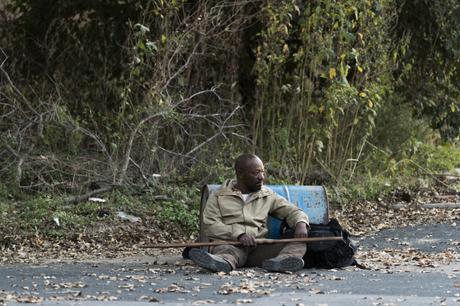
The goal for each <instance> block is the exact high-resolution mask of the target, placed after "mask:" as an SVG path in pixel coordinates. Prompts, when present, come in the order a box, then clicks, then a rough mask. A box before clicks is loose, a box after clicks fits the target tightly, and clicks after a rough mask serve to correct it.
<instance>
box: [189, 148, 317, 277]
mask: <svg viewBox="0 0 460 306" xmlns="http://www.w3.org/2000/svg"><path fill="white" fill-rule="evenodd" d="M235 172H236V180H227V181H225V182H224V184H223V185H222V186H221V188H220V189H219V190H218V191H217V192H215V193H213V194H211V195H210V196H209V199H208V201H207V203H206V207H205V209H204V211H203V230H204V231H205V233H206V234H207V235H208V237H209V238H210V239H212V240H224V241H236V240H237V241H240V242H241V244H242V246H233V245H221V246H216V247H213V248H211V249H210V250H209V252H206V251H205V250H203V249H192V250H191V251H190V259H192V260H193V261H194V262H195V263H196V264H198V265H199V266H201V267H203V268H206V269H208V270H211V271H213V272H220V271H223V272H229V271H231V270H233V269H237V268H240V267H245V266H248V267H251V266H261V267H262V268H264V269H266V270H268V271H276V272H285V271H298V270H300V269H302V268H303V265H304V262H303V259H302V257H303V256H304V254H305V252H306V249H307V246H306V243H285V244H275V245H257V243H256V238H266V235H267V233H268V229H267V218H268V216H269V215H271V216H274V217H276V218H278V219H282V220H286V222H287V223H288V225H289V226H290V227H291V228H295V234H294V236H295V237H296V238H303V237H308V228H309V224H308V216H307V215H306V214H305V213H304V212H303V211H302V210H301V209H300V208H298V207H297V206H294V205H292V204H291V203H289V202H288V201H286V199H284V198H283V197H280V196H278V195H277V194H276V193H275V192H273V191H272V190H271V189H268V188H266V187H265V186H263V183H264V179H265V169H264V165H263V163H262V161H261V160H260V158H259V157H257V156H256V155H253V154H243V155H240V156H239V157H238V158H237V159H236V160H235Z"/></svg>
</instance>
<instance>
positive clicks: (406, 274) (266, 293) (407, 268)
mask: <svg viewBox="0 0 460 306" xmlns="http://www.w3.org/2000/svg"><path fill="white" fill-rule="evenodd" d="M457 223H458V224H456V223H451V224H435V225H424V226H415V227H406V228H398V229H391V230H384V231H381V232H379V233H378V234H376V235H373V236H369V237H362V238H360V239H357V240H359V244H360V249H359V252H360V254H361V257H362V260H363V263H364V264H366V265H367V266H368V267H369V268H370V269H359V268H355V267H348V268H346V269H338V270H307V269H305V270H302V271H299V272H297V273H293V274H284V273H266V272H265V271H264V270H262V269H258V268H256V269H241V270H238V271H233V272H231V273H230V274H217V273H209V272H207V271H205V270H202V269H200V268H198V267H196V266H194V265H193V264H192V263H191V262H190V261H185V260H181V259H180V258H178V257H170V258H162V259H158V258H147V257H146V258H129V259H123V260H111V261H107V260H100V261H93V262H72V263H63V262H56V263H47V264H43V265H38V266H30V265H5V266H1V267H0V305H2V304H3V305H22V303H26V302H29V303H30V302H39V303H41V304H42V305H102V304H103V305H108V304H109V305H147V304H149V305H151V303H159V304H165V305H190V304H194V305H203V304H221V305H226V304H250V305H251V304H252V305H297V306H301V305H356V306H358V305H460V257H459V254H460V222H457ZM164 263H166V264H164ZM17 301H20V302H22V303H18V302H17Z"/></svg>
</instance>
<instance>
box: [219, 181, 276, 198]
mask: <svg viewBox="0 0 460 306" xmlns="http://www.w3.org/2000/svg"><path fill="white" fill-rule="evenodd" d="M235 184H236V180H234V179H232V180H226V181H225V182H224V183H223V184H222V186H221V187H220V189H219V190H218V191H217V192H216V195H217V196H221V195H222V196H224V195H234V196H240V195H241V192H240V191H238V190H235V189H234V186H235ZM272 193H273V191H272V190H271V189H269V188H267V187H265V186H262V189H260V190H259V191H257V192H254V193H251V199H257V198H263V197H266V196H268V195H270V194H272Z"/></svg>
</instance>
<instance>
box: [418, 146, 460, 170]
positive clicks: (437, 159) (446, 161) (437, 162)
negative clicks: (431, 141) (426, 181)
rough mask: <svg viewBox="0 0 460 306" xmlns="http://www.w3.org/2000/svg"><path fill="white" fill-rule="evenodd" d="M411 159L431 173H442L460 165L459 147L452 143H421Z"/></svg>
mask: <svg viewBox="0 0 460 306" xmlns="http://www.w3.org/2000/svg"><path fill="white" fill-rule="evenodd" d="M413 159H414V161H415V162H417V164H419V165H421V166H422V167H424V168H425V169H428V170H429V171H431V172H433V173H442V172H444V171H450V170H453V169H455V168H459V167H460V148H459V147H458V146H456V145H452V144H444V145H428V144H421V145H420V146H419V147H418V148H417V150H416V152H415V153H414V157H413Z"/></svg>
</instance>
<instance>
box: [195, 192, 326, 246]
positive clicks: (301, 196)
mask: <svg viewBox="0 0 460 306" xmlns="http://www.w3.org/2000/svg"><path fill="white" fill-rule="evenodd" d="M220 186H221V185H205V186H204V187H203V189H202V192H201V206H200V241H207V237H206V236H205V234H204V233H203V231H202V228H203V226H202V222H203V210H204V207H205V206H206V201H207V199H208V197H209V195H210V194H211V193H213V192H216V191H217V190H219V189H220ZM265 187H267V188H270V189H271V190H273V191H274V192H276V193H277V194H278V195H280V196H282V197H283V198H285V199H286V200H288V201H289V202H291V203H292V204H294V205H296V206H298V207H300V208H301V209H302V210H303V211H304V212H305V213H306V214H307V215H308V217H309V219H310V223H313V224H327V223H328V222H329V205H328V201H327V195H326V189H325V188H324V187H323V186H296V185H265ZM281 222H282V221H281V220H279V219H277V218H274V217H269V218H268V220H267V227H268V235H267V238H271V239H279V238H281V237H280V233H281Z"/></svg>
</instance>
